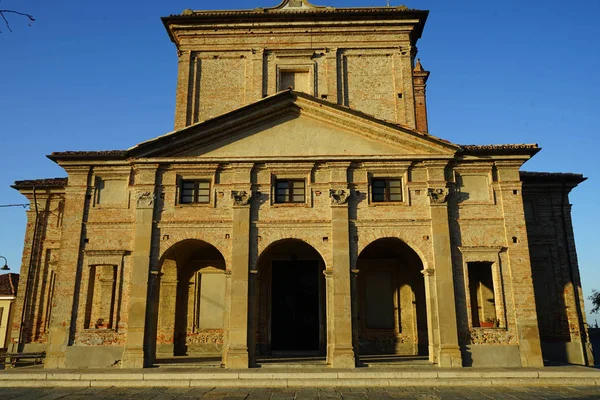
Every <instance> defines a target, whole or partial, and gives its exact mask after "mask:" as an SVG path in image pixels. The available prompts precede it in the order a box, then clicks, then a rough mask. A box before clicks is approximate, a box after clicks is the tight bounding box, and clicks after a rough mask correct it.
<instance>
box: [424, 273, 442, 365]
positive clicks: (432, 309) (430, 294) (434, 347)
mask: <svg viewBox="0 0 600 400" xmlns="http://www.w3.org/2000/svg"><path fill="white" fill-rule="evenodd" d="M434 272H435V270H434V269H424V270H423V271H421V273H422V274H423V277H424V279H425V307H426V309H427V342H428V347H429V361H431V362H432V363H437V362H438V351H439V349H438V342H437V339H438V337H439V332H438V330H439V329H438V320H437V307H436V301H435V279H434V277H433V275H434Z"/></svg>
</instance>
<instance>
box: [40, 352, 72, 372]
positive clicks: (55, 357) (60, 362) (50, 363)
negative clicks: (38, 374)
mask: <svg viewBox="0 0 600 400" xmlns="http://www.w3.org/2000/svg"><path fill="white" fill-rule="evenodd" d="M66 361H67V359H66V356H65V353H48V354H47V356H46V358H45V359H44V368H45V369H61V368H65V363H66Z"/></svg>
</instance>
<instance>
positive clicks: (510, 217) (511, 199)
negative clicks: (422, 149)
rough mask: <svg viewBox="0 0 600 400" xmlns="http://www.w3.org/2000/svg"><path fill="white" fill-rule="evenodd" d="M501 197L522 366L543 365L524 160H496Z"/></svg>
mask: <svg viewBox="0 0 600 400" xmlns="http://www.w3.org/2000/svg"><path fill="white" fill-rule="evenodd" d="M495 164H496V169H497V176H498V190H499V192H500V193H499V198H500V201H501V204H502V211H503V215H504V230H505V235H506V243H507V247H508V251H507V254H508V260H509V261H508V264H509V265H508V267H509V268H510V274H511V278H512V279H511V283H512V290H513V296H512V298H513V302H514V312H515V315H514V317H515V321H516V325H517V337H518V338H519V349H520V354H521V366H523V367H542V366H543V365H544V362H543V360H542V350H541V343H540V334H539V328H538V322H537V312H536V308H535V295H534V291H533V280H532V278H531V276H532V272H531V262H530V256H529V242H528V240H527V229H526V226H525V213H524V211H523V196H522V195H521V193H522V183H521V178H520V175H519V168H520V167H521V165H522V164H523V161H521V160H515V161H496V163H495Z"/></svg>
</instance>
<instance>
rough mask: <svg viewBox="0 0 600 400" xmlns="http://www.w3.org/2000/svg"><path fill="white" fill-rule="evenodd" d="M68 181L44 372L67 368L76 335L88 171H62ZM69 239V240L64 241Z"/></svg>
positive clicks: (79, 169)
mask: <svg viewBox="0 0 600 400" xmlns="http://www.w3.org/2000/svg"><path fill="white" fill-rule="evenodd" d="M65 170H66V171H67V174H68V177H69V181H68V185H67V187H66V188H65V209H64V214H63V215H64V217H63V226H62V233H61V237H62V238H63V240H62V243H61V248H60V252H59V265H60V268H57V271H56V281H55V287H54V298H55V299H56V300H55V301H54V304H53V306H52V320H51V322H50V332H49V335H48V346H47V350H46V360H45V362H44V368H49V369H56V368H66V366H67V365H66V361H67V360H66V351H67V347H68V346H69V345H70V344H71V343H70V342H71V340H72V335H73V334H74V333H75V332H74V331H75V320H74V319H73V317H74V314H75V310H74V308H76V305H75V299H78V298H79V293H77V291H78V288H79V284H78V280H79V279H80V277H81V262H82V250H83V246H84V244H83V239H84V238H85V228H84V224H83V223H84V220H85V218H86V216H87V213H88V210H87V207H89V201H88V200H87V197H86V195H87V194H88V185H89V180H90V171H91V169H90V167H87V166H85V167H65ZM65 238H68V239H65Z"/></svg>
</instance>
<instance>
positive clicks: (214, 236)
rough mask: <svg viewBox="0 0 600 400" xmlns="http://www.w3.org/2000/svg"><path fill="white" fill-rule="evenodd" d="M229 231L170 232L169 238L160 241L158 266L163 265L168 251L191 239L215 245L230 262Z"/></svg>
mask: <svg viewBox="0 0 600 400" xmlns="http://www.w3.org/2000/svg"><path fill="white" fill-rule="evenodd" d="M227 233H229V229H228V230H226V231H223V232H221V230H214V231H211V230H192V231H182V232H173V233H169V235H167V237H168V239H166V240H161V241H160V245H159V252H158V264H157V265H156V268H160V267H161V263H162V261H163V259H164V257H165V255H166V254H168V252H170V251H171V250H173V249H174V248H176V247H177V246H180V245H181V244H182V243H185V242H189V241H198V242H204V243H207V244H209V245H211V246H213V247H215V248H216V249H217V250H218V251H219V253H221V255H222V256H223V258H224V259H225V261H227V264H229V261H230V259H231V240H230V239H226V238H225V237H226V234H227Z"/></svg>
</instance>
